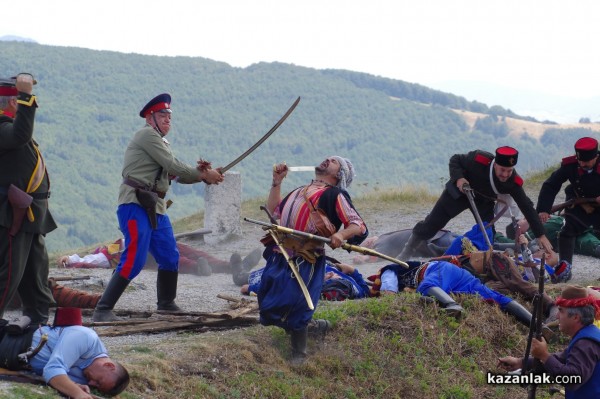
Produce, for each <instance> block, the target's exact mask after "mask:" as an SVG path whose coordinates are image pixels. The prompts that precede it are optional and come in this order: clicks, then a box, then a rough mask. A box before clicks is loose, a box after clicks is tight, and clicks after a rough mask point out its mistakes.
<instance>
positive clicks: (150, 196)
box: [135, 188, 158, 229]
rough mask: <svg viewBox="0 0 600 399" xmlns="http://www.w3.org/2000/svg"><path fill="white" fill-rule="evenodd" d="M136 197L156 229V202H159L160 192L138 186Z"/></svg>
mask: <svg viewBox="0 0 600 399" xmlns="http://www.w3.org/2000/svg"><path fill="white" fill-rule="evenodd" d="M135 197H136V198H137V200H138V202H139V203H140V205H141V206H142V208H144V210H145V211H146V213H147V214H148V218H150V225H151V226H152V229H156V224H157V223H156V204H157V203H158V194H157V193H155V192H154V191H149V190H142V189H139V188H136V189H135Z"/></svg>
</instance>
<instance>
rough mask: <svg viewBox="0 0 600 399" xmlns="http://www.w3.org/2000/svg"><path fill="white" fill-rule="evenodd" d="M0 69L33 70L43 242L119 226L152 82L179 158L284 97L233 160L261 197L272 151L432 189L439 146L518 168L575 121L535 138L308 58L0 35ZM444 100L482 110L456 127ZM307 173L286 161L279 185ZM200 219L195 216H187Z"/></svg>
mask: <svg viewBox="0 0 600 399" xmlns="http://www.w3.org/2000/svg"><path fill="white" fill-rule="evenodd" d="M0 52H1V53H2V58H1V59H0V71H2V72H1V74H2V77H9V76H13V75H15V74H17V73H18V72H30V73H32V74H33V75H34V76H35V77H36V79H37V80H38V84H37V86H35V94H36V95H37V96H38V103H39V108H38V111H37V114H36V125H35V133H34V137H35V139H36V140H37V141H38V143H39V144H40V148H41V150H42V152H43V154H44V157H45V159H46V163H47V167H48V171H49V174H50V178H51V182H52V197H51V199H50V201H51V204H50V208H51V212H52V214H53V215H54V217H55V219H56V220H57V222H58V224H59V228H58V229H57V230H56V231H54V232H52V233H50V234H49V235H48V237H47V242H48V248H49V251H51V252H52V251H60V250H64V249H69V248H79V247H82V246H87V245H91V244H94V243H98V242H105V241H108V240H114V239H115V238H117V237H119V236H120V232H119V231H118V224H117V219H116V215H115V211H116V206H117V203H116V202H117V192H118V187H119V184H120V181H121V167H122V158H123V153H124V150H125V147H126V146H127V143H128V141H129V139H130V138H131V137H132V135H133V133H134V132H135V131H136V130H138V129H139V128H141V127H142V126H143V124H144V121H143V119H142V118H140V117H139V115H138V112H139V111H140V109H141V108H142V107H143V106H144V104H145V103H146V102H147V101H148V100H149V99H151V98H152V97H154V96H156V95H157V94H160V93H163V92H168V93H170V94H171V95H172V98H173V100H172V104H171V106H172V109H173V115H172V128H171V132H170V133H169V135H168V136H167V138H168V140H169V142H170V143H171V147H172V148H173V152H174V153H175V155H176V156H177V158H178V159H180V160H181V161H184V162H187V163H189V164H194V165H195V162H196V161H197V160H198V159H199V158H204V159H207V160H209V161H211V162H212V164H213V167H218V166H224V165H226V164H227V163H229V162H230V161H232V160H233V159H235V158H236V157H237V156H239V155H240V154H241V153H243V152H244V151H245V150H246V149H247V148H248V147H250V146H251V145H252V144H253V143H254V142H256V141H257V140H258V139H259V138H260V137H262V135H263V134H264V133H265V132H266V131H267V130H269V129H270V128H271V127H272V126H273V125H274V124H275V122H276V121H277V120H278V119H279V118H280V117H281V115H282V114H283V113H284V112H285V111H286V110H287V109H288V107H289V106H290V105H291V104H292V103H293V102H294V100H295V99H296V98H297V97H298V96H300V97H301V101H300V104H299V105H298V107H297V108H296V110H295V111H294V112H293V113H292V114H291V115H290V117H289V118H288V119H287V120H286V121H285V123H284V124H283V125H282V126H281V127H280V128H279V129H278V130H277V132H276V133H275V134H273V136H272V137H271V138H269V139H268V140H267V141H266V142H265V143H264V144H263V145H262V146H261V147H259V148H258V149H257V150H256V151H255V152H254V153H252V154H251V155H250V156H249V157H247V158H246V159H244V160H243V161H242V162H241V163H240V164H238V165H237V166H236V167H235V168H234V169H233V171H237V172H239V173H241V175H242V182H243V198H244V199H250V198H257V197H261V196H266V194H267V192H268V188H269V186H270V181H271V168H272V165H273V164H274V163H277V162H283V161H285V162H287V164H288V165H298V166H304V165H316V164H318V163H319V162H320V161H321V160H322V159H324V158H325V157H327V156H329V155H341V156H344V157H347V158H350V159H351V160H352V161H353V163H354V165H355V167H356V170H357V177H356V179H355V183H354V185H353V186H352V188H351V191H352V193H353V195H357V194H360V193H361V192H365V191H369V190H374V189H378V190H385V189H386V188H389V187H402V186H426V187H428V188H430V189H431V190H433V191H438V190H441V187H442V186H443V183H444V182H445V180H446V179H447V176H448V158H449V157H450V156H451V155H452V154H454V153H459V152H467V151H470V150H472V149H476V148H480V149H485V150H488V151H491V152H493V151H494V149H495V148H496V147H497V146H499V145H511V146H514V147H516V148H518V149H519V151H520V157H519V165H518V167H517V169H518V170H519V172H520V173H521V174H524V175H526V174H527V172H528V171H532V170H539V169H542V168H546V167H548V166H552V165H555V164H558V162H559V161H560V159H561V158H562V157H564V156H567V155H570V154H571V153H572V148H573V147H572V146H573V142H574V141H575V140H576V138H578V137H580V136H582V135H595V133H591V132H590V131H589V130H587V129H571V130H560V129H556V128H554V127H553V123H552V122H551V121H543V123H547V124H548V130H546V133H545V134H544V136H543V137H542V138H541V139H540V140H538V139H535V138H533V137H531V136H528V135H527V134H525V135H523V136H522V138H520V139H515V138H513V137H510V136H508V135H507V133H506V129H505V128H504V127H503V118H504V117H505V116H510V117H514V118H521V119H525V120H530V121H535V119H533V118H531V117H528V116H521V115H516V114H515V113H513V112H512V111H511V110H509V109H505V108H503V107H502V106H501V105H491V106H489V105H486V104H483V103H480V102H477V101H472V102H469V101H467V100H466V99H464V98H463V97H459V96H456V95H453V94H451V93H444V92H440V91H437V90H432V89H428V88H427V87H424V86H422V85H418V84H413V83H408V82H403V81H399V80H392V79H387V78H382V77H377V76H373V75H369V74H364V73H358V72H352V71H347V70H318V69H312V68H306V67H298V66H295V65H290V64H283V63H258V64H254V65H251V66H249V67H247V68H235V67H231V66H230V65H228V64H226V63H223V62H217V61H213V60H210V59H206V58H200V57H158V56H147V55H139V54H125V53H118V52H110V51H96V50H88V49H82V48H74V47H58V46H47V45H40V44H36V43H26V42H8V41H0ZM450 108H454V109H461V110H469V111H475V112H481V113H485V114H487V115H488V116H487V117H486V118H483V119H481V120H479V121H478V123H477V124H476V128H475V129H470V128H469V127H468V126H467V125H466V123H465V122H464V121H463V120H462V119H461V117H460V116H459V115H457V114H456V113H455V112H453V111H452V110H451V109H450ZM308 178H309V175H307V174H305V173H296V174H293V175H292V176H290V177H289V179H288V181H287V182H286V187H287V188H293V187H294V186H296V185H300V184H301V183H302V182H305V181H306V180H307V179H308ZM203 194H204V186H203V184H196V185H177V184H174V185H173V186H172V188H171V190H170V191H169V196H168V197H169V198H171V199H172V200H173V201H174V204H173V206H172V207H171V208H170V210H169V214H170V216H171V218H172V219H177V218H180V217H183V216H186V215H189V214H192V213H195V212H198V210H200V209H202V208H203ZM198 227H201V226H198Z"/></svg>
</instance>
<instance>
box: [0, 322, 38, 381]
mask: <svg viewBox="0 0 600 399" xmlns="http://www.w3.org/2000/svg"><path fill="white" fill-rule="evenodd" d="M27 319H29V318H27ZM21 321H24V320H19V321H18V322H17V323H20V322H21ZM12 323H14V322H12ZM11 326H13V327H14V328H12V329H10V328H9V329H8V330H6V328H7V327H11ZM4 329H5V331H4V332H3V336H2V339H1V340H0V367H3V368H5V369H9V370H15V371H16V370H23V369H24V368H26V364H25V363H23V362H22V361H21V360H19V354H21V353H23V352H26V351H27V350H28V348H29V347H30V346H31V341H32V338H33V333H34V332H35V330H36V329H37V327H36V326H29V325H24V324H22V325H21V324H19V325H13V324H11V323H9V325H7V326H6V327H4Z"/></svg>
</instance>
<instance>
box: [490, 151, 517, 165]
mask: <svg viewBox="0 0 600 399" xmlns="http://www.w3.org/2000/svg"><path fill="white" fill-rule="evenodd" d="M518 159H519V151H517V150H515V149H514V148H512V147H508V146H505V147H498V148H497V149H496V158H495V161H496V163H497V164H498V165H500V166H504V167H507V168H512V167H513V166H515V165H516V164H517V160H518Z"/></svg>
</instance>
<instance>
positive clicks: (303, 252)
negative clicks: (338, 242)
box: [281, 235, 323, 264]
mask: <svg viewBox="0 0 600 399" xmlns="http://www.w3.org/2000/svg"><path fill="white" fill-rule="evenodd" d="M281 245H282V246H283V247H284V248H285V249H289V250H292V251H293V252H294V256H301V257H302V258H304V260H306V261H307V262H308V263H310V264H314V263H315V262H316V261H317V257H319V256H320V255H322V254H323V243H322V242H320V241H315V240H310V239H306V238H302V237H295V236H291V235H290V236H287V237H285V238H284V239H283V241H282V243H281Z"/></svg>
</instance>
